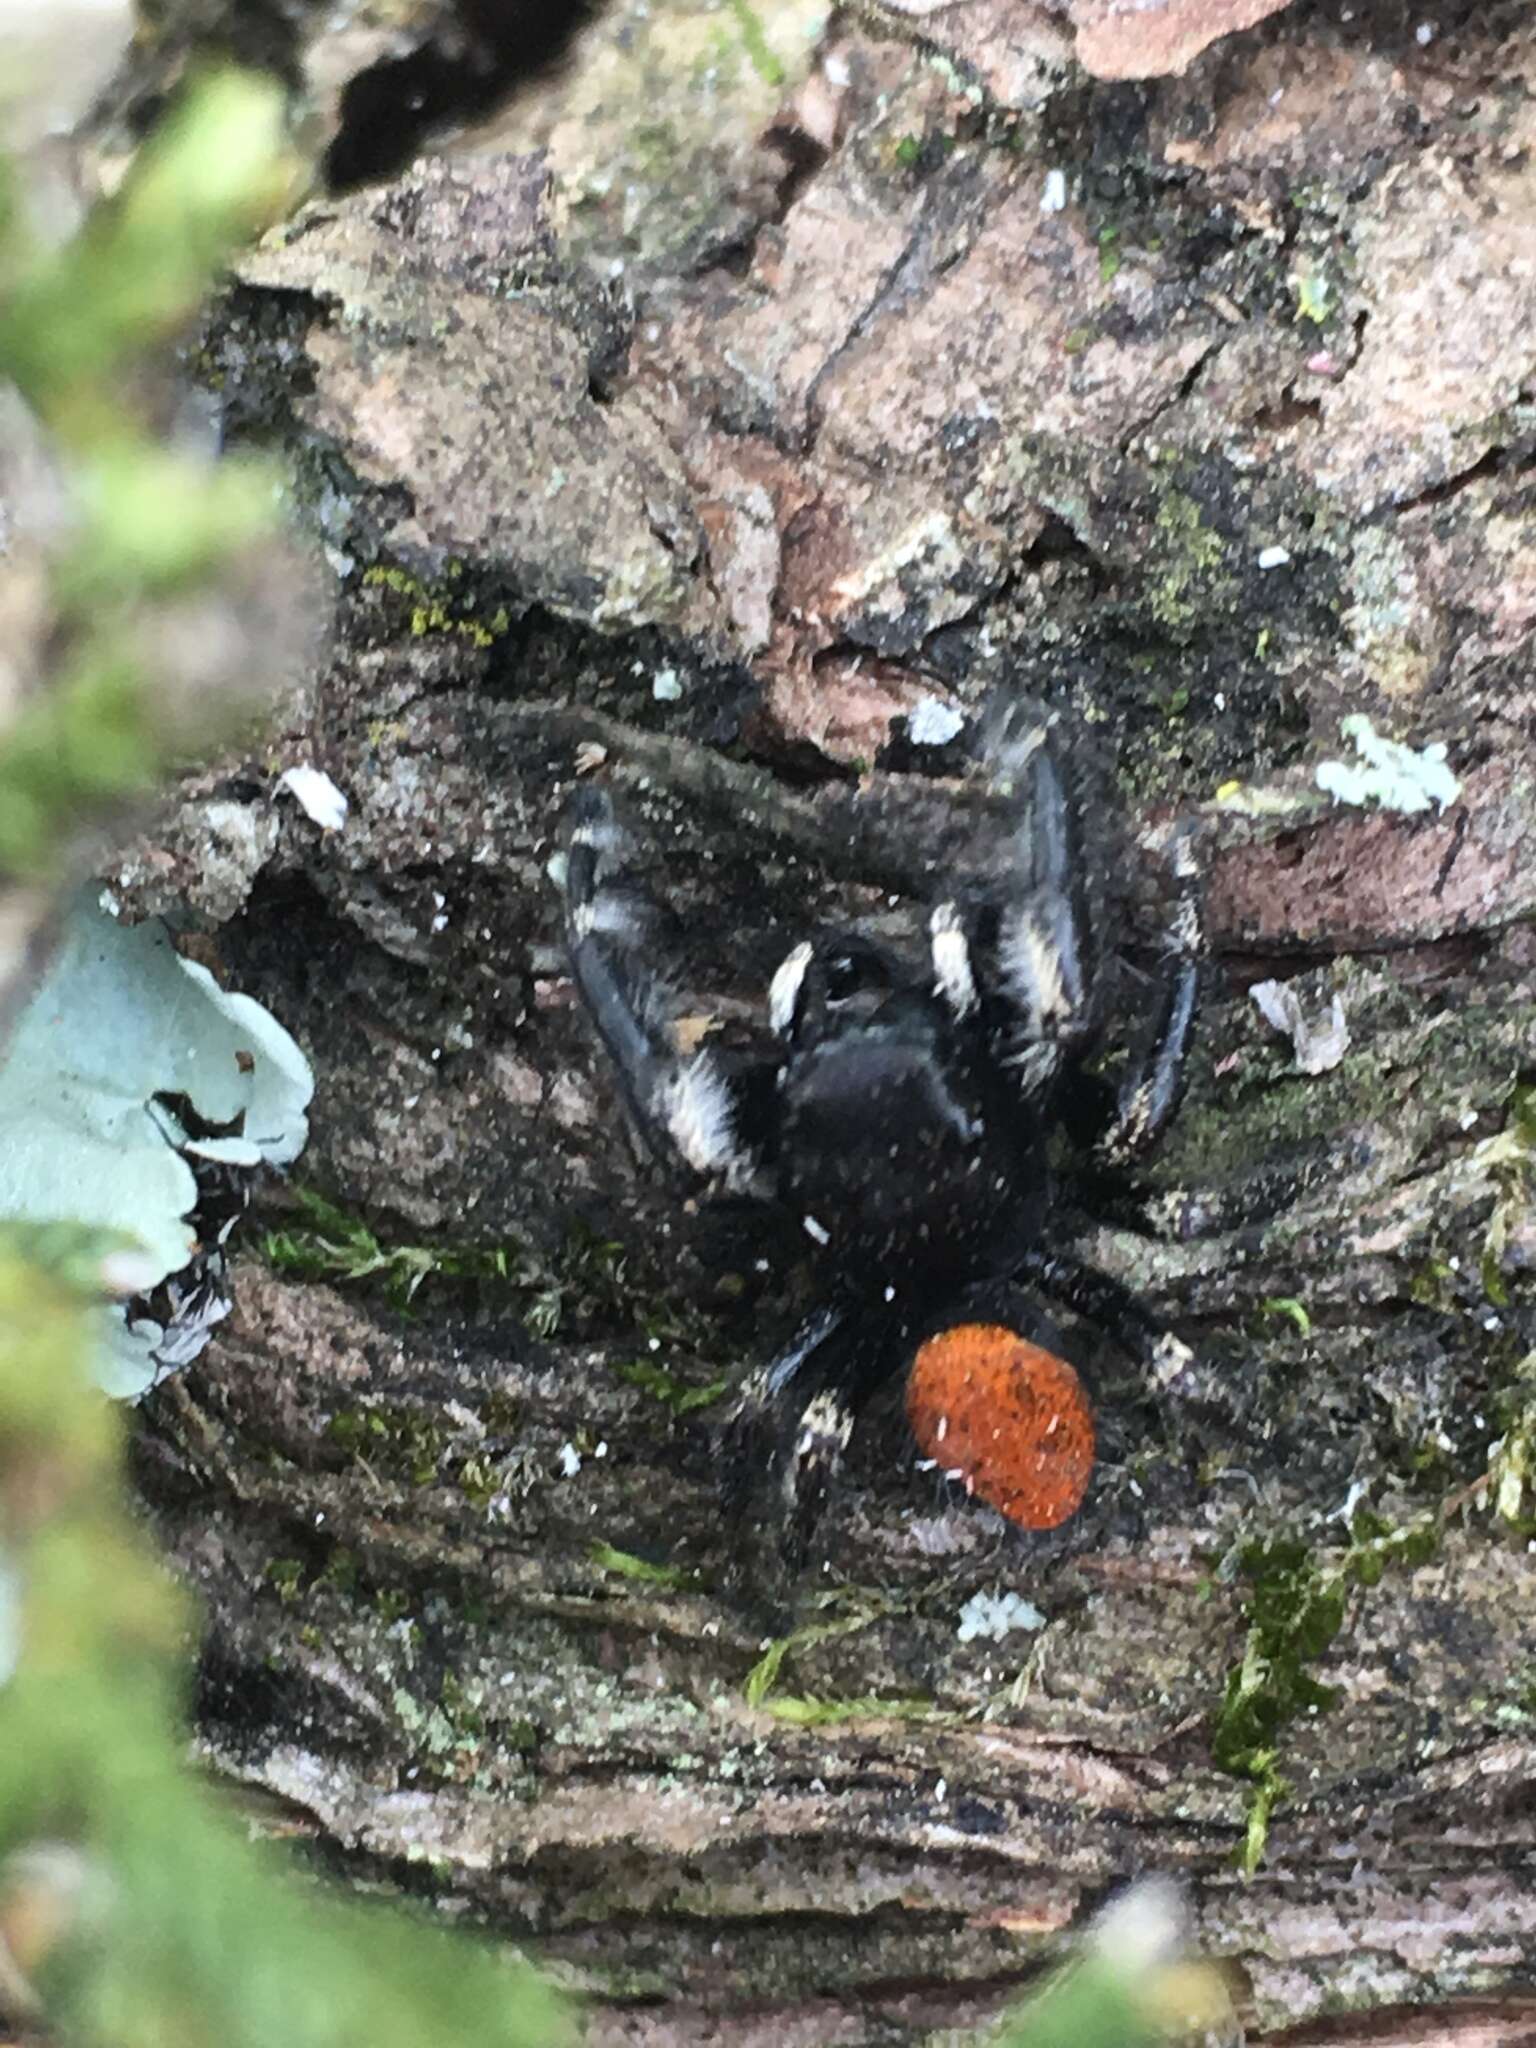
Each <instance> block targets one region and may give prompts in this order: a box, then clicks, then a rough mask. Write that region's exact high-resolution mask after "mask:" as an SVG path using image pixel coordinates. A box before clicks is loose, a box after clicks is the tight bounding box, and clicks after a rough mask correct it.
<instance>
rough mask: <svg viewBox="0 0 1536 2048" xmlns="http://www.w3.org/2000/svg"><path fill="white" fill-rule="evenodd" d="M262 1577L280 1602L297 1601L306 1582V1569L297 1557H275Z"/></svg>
mask: <svg viewBox="0 0 1536 2048" xmlns="http://www.w3.org/2000/svg"><path fill="white" fill-rule="evenodd" d="M262 1576H263V1577H264V1578H265V1580H266V1582H267V1584H268V1585H269V1586H271V1587H272V1589H273V1590H274V1592H275V1593H276V1594H277V1597H278V1599H279V1600H282V1601H285V1602H286V1601H289V1600H297V1599H298V1597H299V1591H300V1588H301V1587H302V1585H303V1582H304V1567H303V1565H302V1564H301V1563H300V1561H299V1560H298V1558H296V1557H274V1558H273V1559H272V1560H271V1562H270V1563H269V1564H268V1565H267V1568H266V1570H265V1572H264V1573H263V1574H262Z"/></svg>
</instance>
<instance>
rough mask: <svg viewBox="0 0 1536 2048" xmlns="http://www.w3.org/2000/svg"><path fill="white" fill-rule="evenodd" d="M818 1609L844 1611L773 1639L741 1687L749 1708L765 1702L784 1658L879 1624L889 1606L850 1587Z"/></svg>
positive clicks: (828, 1596) (827, 1597) (825, 1598)
mask: <svg viewBox="0 0 1536 2048" xmlns="http://www.w3.org/2000/svg"><path fill="white" fill-rule="evenodd" d="M822 1605H823V1606H842V1607H844V1608H845V1609H846V1611H845V1612H844V1613H842V1614H838V1615H835V1616H834V1617H833V1618H832V1619H830V1620H827V1621H812V1622H807V1623H806V1624H805V1625H804V1627H802V1628H797V1629H794V1630H792V1631H791V1632H790V1634H788V1635H786V1636H775V1638H774V1639H773V1641H772V1642H770V1643H769V1644H768V1646H767V1648H766V1649H765V1650H764V1651H763V1654H762V1655H761V1656H760V1657H759V1658H758V1660H757V1662H756V1663H755V1664H754V1665H753V1666H752V1668H751V1670H750V1671H749V1672H748V1673H747V1675H746V1678H745V1680H744V1681H743V1683H742V1688H741V1690H742V1697H743V1698H744V1699H745V1701H746V1703H747V1705H748V1706H749V1707H761V1706H762V1705H763V1704H764V1703H765V1702H766V1700H767V1699H768V1696H769V1694H770V1693H772V1692H773V1691H774V1689H775V1688H776V1687H777V1685H778V1682H779V1672H780V1670H781V1669H782V1667H783V1664H784V1660H785V1659H786V1658H787V1657H791V1656H795V1655H797V1654H798V1653H800V1652H802V1651H805V1650H810V1649H814V1648H815V1646H816V1645H817V1644H818V1643H825V1642H830V1641H832V1639H833V1638H834V1637H836V1636H846V1635H853V1634H854V1633H856V1631H858V1630H859V1629H863V1628H868V1627H869V1626H870V1624H871V1623H872V1622H876V1621H881V1620H883V1619H884V1618H885V1616H886V1615H887V1614H888V1613H889V1612H890V1602H889V1601H888V1600H887V1599H886V1598H885V1596H884V1595H882V1594H878V1593H871V1592H868V1591H861V1590H859V1589H858V1588H854V1587H849V1588H845V1589H841V1590H839V1591H837V1592H834V1593H829V1594H826V1595H824V1596H823V1600H822Z"/></svg>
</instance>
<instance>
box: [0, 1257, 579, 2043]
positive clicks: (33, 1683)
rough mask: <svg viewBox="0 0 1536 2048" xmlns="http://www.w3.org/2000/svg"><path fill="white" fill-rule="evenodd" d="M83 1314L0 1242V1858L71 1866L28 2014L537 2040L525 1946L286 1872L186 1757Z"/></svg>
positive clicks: (201, 2027)
mask: <svg viewBox="0 0 1536 2048" xmlns="http://www.w3.org/2000/svg"><path fill="white" fill-rule="evenodd" d="M86 1346H87V1335H86V1326H85V1323H84V1321H83V1312H82V1310H81V1309H80V1307H79V1306H78V1305H77V1304H76V1303H74V1302H72V1301H71V1300H70V1299H69V1297H68V1295H67V1294H66V1293H65V1292H64V1291H62V1290H61V1289H60V1288H59V1287H58V1286H57V1285H56V1283H54V1282H53V1281H52V1280H50V1279H49V1277H48V1276H47V1275H46V1274H44V1273H43V1272H42V1271H40V1270H39V1269H38V1268H37V1267H35V1266H31V1265H28V1264H25V1263H23V1262H21V1261H20V1260H18V1259H16V1258H15V1257H14V1256H4V1255H0V1501H3V1502H4V1503H5V1504H6V1512H5V1517H4V1522H3V1524H0V1526H3V1530H4V1537H5V1544H6V1564H7V1577H8V1581H10V1580H12V1579H13V1580H14V1584H15V1585H16V1586H19V1588H20V1599H19V1627H18V1630H17V1634H18V1637H19V1646H20V1652H21V1654H20V1660H19V1663H18V1665H17V1668H16V1670H15V1672H14V1675H13V1676H12V1677H11V1678H10V1680H9V1682H8V1683H5V1684H0V1856H3V1855H9V1856H11V1857H12V1858H13V1861H12V1862H11V1864H10V1865H9V1867H8V1869H9V1875H10V1881H11V1882H12V1883H13V1884H15V1883H20V1882H23V1881H24V1873H25V1868H26V1858H27V1855H28V1853H29V1852H30V1851H32V1850H33V1849H34V1848H35V1847H36V1845H39V1844H47V1845H49V1846H50V1847H51V1848H61V1847H62V1848H67V1849H69V1850H71V1851H73V1852H74V1854H75V1855H76V1857H77V1858H78V1861H79V1864H80V1867H81V1869H82V1870H83V1871H84V1872H85V1873H86V1874H87V1877H89V1878H90V1879H92V1880H93V1881H92V1882H90V1883H87V1884H85V1885H84V1886H82V1888H81V1891H80V1897H79V1900H78V1901H77V1911H76V1914H75V1918H74V1920H73V1923H72V1924H71V1923H69V1922H68V1921H66V1924H65V1925H64V1926H63V1927H61V1929H60V1930H59V1932H58V1934H57V1937H56V1939H55V1940H54V1941H53V1943H52V1945H51V1946H50V1947H49V1949H48V1952H47V1953H46V1954H44V1955H42V1956H40V1957H39V1958H38V1959H35V1961H34V1965H33V1973H32V1974H33V1982H34V1988H35V1989H36V1990H37V1991H38V1993H39V1994H40V1996H41V1998H42V2001H43V2006H44V2010H45V2012H46V2015H47V2017H48V2019H49V2020H50V2022H51V2023H53V2024H54V2025H56V2026H57V2027H58V2028H59V2029H60V2030H61V2031H62V2032H63V2033H64V2034H65V2035H66V2036H67V2037H68V2038H70V2039H72V2040H74V2041H77V2042H84V2043H99V2044H101V2048H207V2044H208V2043H209V2042H211V2041H217V2042H219V2043H221V2044H226V2048H271V2044H272V2043H273V2042H277V2041H280V2042H282V2043H283V2044H284V2048H357V2044H358V2043H361V2042H366V2043H367V2044H368V2048H420V2044H421V2043H422V2042H423V2041H430V2040H440V2041H445V2042H452V2043H453V2044H454V2048H546V2044H552V2043H556V2042H563V2041H566V2040H568V2039H569V2031H568V2026H567V2022H566V2020H565V2017H564V2014H563V2011H562V2009H561V2007H560V2005H559V2003H558V2001H557V2000H556V1999H555V1997H554V1995H553V1994H552V1993H551V1992H550V1991H549V1990H548V1989H547V1987H545V1986H544V1985H543V1984H542V1983H541V1982H540V1981H539V1979H538V1978H537V1977H536V1976H535V1975H534V1974H533V1972H532V1971H531V1970H529V1969H528V1968H527V1967H526V1966H525V1965H523V1964H521V1963H519V1962H516V1961H514V1960H511V1959H508V1958H505V1957H502V1956H499V1955H497V1954H496V1953H495V1952H494V1951H492V1950H490V1949H489V1948H486V1947H483V1946H481V1945H479V1944H477V1943H475V1942H472V1941H470V1940H468V1939H465V1938H463V1937H460V1936H458V1935H456V1934H454V1933H451V1932H449V1931H448V1930H445V1929H443V1928H440V1927H434V1926H429V1925H426V1924H423V1923H421V1922H420V1921H419V1920H416V1919H415V1917H414V1916H413V1915H412V1914H410V1913H408V1912H406V1911H404V1910H401V1909H398V1908H390V1907H388V1906H385V1905H382V1904H377V1903H374V1904H367V1905H362V1904H358V1903H355V1902H352V1901H349V1900H347V1899H345V1898H344V1897H340V1896H337V1895H334V1894H327V1893H320V1892H317V1890H316V1888H315V1887H314V1885H313V1884H312V1883H304V1884H301V1883H299V1882H298V1881H297V1877H296V1873H294V1872H293V1870H292V1867H291V1865H290V1864H289V1862H288V1859H287V1858H286V1857H285V1856H282V1855H280V1854H279V1853H278V1852H277V1851H275V1850H273V1849H270V1848H267V1847H264V1846H253V1845H252V1844H250V1843H249V1842H248V1841H247V1840H246V1839H245V1838H244V1835H243V1833H242V1831H241V1830H240V1829H239V1828H238V1827H237V1825H236V1824H235V1823H233V1822H232V1821H230V1820H228V1819H226V1818H225V1817H223V1816H222V1815H221V1814H220V1813H219V1811H218V1810H217V1808H216V1806H215V1805H214V1804H213V1803H212V1801H211V1800H210V1798H209V1797H208V1795H207V1794H206V1793H205V1792H204V1791H203V1790H202V1789H201V1788H200V1786H199V1785H198V1784H197V1783H196V1781H195V1780H194V1779H193V1777H192V1776H191V1774H190V1773H189V1772H188V1770H187V1768H186V1765H185V1762H184V1760H183V1754H182V1751H183V1743H182V1739H181V1736H180V1734H179V1732H178V1731H179V1723H180V1719H181V1714H180V1702H179V1698H178V1692H179V1680H178V1677H177V1672H178V1668H179V1662H180V1657H181V1653H182V1650H183V1647H184V1644H185V1640H186V1635H187V1619H188V1618H187V1615H186V1612H185V1602H184V1600H183V1598H182V1596H180V1595H179V1594H178V1593H176V1592H174V1591H173V1590H172V1589H171V1587H170V1586H169V1585H168V1584H167V1582H166V1581H165V1579H164V1578H163V1577H162V1575H161V1574H160V1572H159V1570H158V1569H157V1567H156V1566H155V1564H154V1563H153V1561H152V1560H151V1558H150V1557H149V1555H148V1553H147V1551H146V1550H145V1548H144V1546H143V1543H142V1540H141V1538H140V1536H139V1534H138V1532H137V1530H136V1529H135V1527H134V1525H133V1522H132V1519H131V1517H130V1515H129V1514H128V1512H127V1510H126V1507H125V1504H124V1501H123V1498H122V1495H121V1491H120V1486H119V1481H118V1468H119V1458H120V1440H119V1433H118V1428H117V1424H116V1418H115V1415H114V1412H113V1411H112V1410H111V1409H110V1408H109V1406H108V1404H107V1403H106V1402H104V1401H102V1400H101V1399H100V1397H99V1396H97V1395H95V1394H94V1393H92V1392H91V1391H90V1390H89V1389H88V1388H87V1386H86V1384H85V1378H84V1373H83V1370H82V1359H83V1357H84V1355H85V1351H86Z"/></svg>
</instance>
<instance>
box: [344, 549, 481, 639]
mask: <svg viewBox="0 0 1536 2048" xmlns="http://www.w3.org/2000/svg"><path fill="white" fill-rule="evenodd" d="M463 573H464V572H463V569H462V567H460V566H459V565H458V564H456V563H450V564H449V567H448V570H447V572H446V588H445V589H444V590H441V591H433V590H431V589H429V588H428V587H427V585H425V584H424V583H422V582H420V581H419V580H418V579H417V578H416V577H414V576H411V575H408V574H407V573H406V571H405V570H404V569H396V568H392V567H389V566H387V565H385V564H383V563H375V564H374V566H373V567H372V568H371V569H365V570H364V571H363V582H364V584H365V586H366V587H368V588H369V589H372V590H387V591H389V592H391V593H392V594H393V595H394V596H395V597H398V598H403V599H406V600H407V601H408V602H409V605H410V613H409V621H408V623H409V627H410V632H411V637H412V638H413V639H417V640H420V639H423V638H425V637H426V635H427V634H429V633H445V634H449V635H452V636H453V637H455V638H457V639H460V640H467V641H468V642H469V644H470V646H472V647H494V646H495V644H496V642H497V641H498V640H501V639H503V638H505V636H506V634H507V632H508V631H509V630H510V628H511V624H512V614H511V612H510V611H508V609H507V607H506V606H505V605H498V606H497V607H496V609H495V610H494V611H491V612H479V611H476V610H475V609H474V607H473V605H472V604H471V603H470V602H469V600H468V599H467V598H466V596H465V594H464V593H463V591H461V590H458V589H456V588H455V586H456V585H457V584H459V583H460V582H461V580H462V578H463Z"/></svg>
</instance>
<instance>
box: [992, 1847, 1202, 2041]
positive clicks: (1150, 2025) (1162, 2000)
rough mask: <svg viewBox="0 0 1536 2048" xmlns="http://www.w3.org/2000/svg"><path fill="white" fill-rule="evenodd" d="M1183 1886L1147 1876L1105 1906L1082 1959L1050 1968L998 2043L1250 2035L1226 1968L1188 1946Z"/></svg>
mask: <svg viewBox="0 0 1536 2048" xmlns="http://www.w3.org/2000/svg"><path fill="white" fill-rule="evenodd" d="M1184 1936H1185V1927H1184V1911H1183V1904H1182V1901H1181V1899H1180V1896H1179V1893H1178V1891H1177V1889H1176V1888H1175V1887H1174V1886H1173V1885H1172V1884H1170V1883H1169V1882H1168V1881H1167V1880H1166V1879H1163V1878H1155V1877H1154V1878H1143V1879H1141V1880H1139V1881H1138V1882H1137V1883H1136V1884H1133V1885H1132V1886H1130V1887H1129V1889H1128V1890H1126V1891H1124V1892H1122V1893H1121V1894H1120V1896H1119V1897H1118V1898H1116V1899H1114V1900H1113V1901H1112V1902H1111V1903H1110V1904H1109V1905H1108V1906H1106V1907H1105V1909H1104V1910H1103V1912H1101V1913H1100V1914H1099V1916H1098V1918H1097V1919H1096V1920H1095V1921H1094V1922H1093V1924H1092V1926H1091V1927H1090V1928H1089V1930H1088V1935H1087V1939H1086V1940H1085V1942H1084V1944H1083V1951H1082V1954H1081V1956H1080V1957H1079V1958H1078V1960H1077V1961H1075V1962H1073V1963H1070V1964H1068V1965H1067V1967H1066V1968H1065V1969H1062V1970H1058V1971H1056V1972H1055V1973H1054V1974H1053V1975H1052V1976H1050V1977H1049V1978H1047V1980H1046V1982H1045V1983H1044V1985H1042V1987H1041V1988H1040V1989H1039V1990H1038V1991H1037V1992H1036V1993H1035V1994H1034V1995H1033V1997H1031V1998H1028V1999H1026V2000H1025V2001H1024V2002H1023V2003H1022V2004H1021V2005H1020V2006H1019V2007H1018V2009H1017V2011H1016V2012H1015V2013H1014V2014H1013V2015H1012V2017H1011V2018H1010V2019H1009V2020H1008V2021H1007V2022H1006V2023H1005V2024H1004V2026H1003V2027H1002V2029H1001V2030H1000V2032H999V2033H997V2034H995V2035H994V2036H993V2037H992V2041H993V2048H1173V2044H1175V2043H1180V2042H1184V2043H1194V2042H1199V2043H1200V2044H1201V2048H1223V2044H1234V2048H1235V2044H1236V2043H1237V2042H1239V2041H1240V2040H1241V2039H1242V2031H1241V2028H1240V2027H1239V2026H1238V2024H1237V2021H1236V2016H1235V2014H1234V2012H1233V2009H1232V2003H1231V1999H1230V1997H1229V1994H1228V1992H1227V1987H1226V1984H1225V1982H1224V1981H1223V1979H1222V1976H1221V1973H1220V1972H1219V1971H1218V1970H1216V1969H1214V1968H1212V1966H1211V1965H1210V1964H1208V1963H1200V1962H1191V1961H1189V1960H1188V1959H1187V1958H1186V1956H1185V1953H1184Z"/></svg>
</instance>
